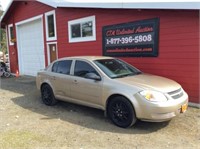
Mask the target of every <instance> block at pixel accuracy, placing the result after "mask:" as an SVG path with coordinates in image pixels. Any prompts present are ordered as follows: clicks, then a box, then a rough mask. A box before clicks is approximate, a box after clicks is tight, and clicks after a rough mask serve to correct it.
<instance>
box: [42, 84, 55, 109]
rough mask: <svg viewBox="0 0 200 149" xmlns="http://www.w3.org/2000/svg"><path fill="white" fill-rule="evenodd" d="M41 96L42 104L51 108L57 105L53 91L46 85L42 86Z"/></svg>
mask: <svg viewBox="0 0 200 149" xmlns="http://www.w3.org/2000/svg"><path fill="white" fill-rule="evenodd" d="M41 96H42V101H43V102H44V104H46V105H48V106H52V105H55V104H56V103H57V100H56V99H55V96H54V93H53V90H52V88H51V87H50V86H49V85H48V84H44V85H43V86H42V88H41Z"/></svg>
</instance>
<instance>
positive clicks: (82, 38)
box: [68, 16, 96, 43]
mask: <svg viewBox="0 0 200 149" xmlns="http://www.w3.org/2000/svg"><path fill="white" fill-rule="evenodd" d="M88 21H92V27H93V28H92V29H93V30H92V35H93V36H90V37H77V38H72V30H71V26H72V25H74V24H81V23H83V22H88ZM68 38H69V43H73V42H86V41H95V40H96V21H95V16H89V17H85V18H80V19H76V20H71V21H68Z"/></svg>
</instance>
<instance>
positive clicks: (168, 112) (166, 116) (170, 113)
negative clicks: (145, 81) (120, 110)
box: [135, 91, 188, 122]
mask: <svg viewBox="0 0 200 149" xmlns="http://www.w3.org/2000/svg"><path fill="white" fill-rule="evenodd" d="M136 98H137V101H138V102H137V103H138V105H137V106H135V112H136V116H137V118H138V119H141V120H143V121H152V122H163V121H168V120H170V119H172V118H173V117H175V116H177V115H179V114H180V113H184V112H185V111H186V110H187V106H188V95H187V93H185V92H184V91H183V96H182V97H180V98H178V99H169V100H168V101H166V102H150V101H147V100H146V99H144V98H143V97H142V96H141V95H140V94H137V95H136Z"/></svg>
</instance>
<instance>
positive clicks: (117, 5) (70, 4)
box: [58, 2, 123, 8]
mask: <svg viewBox="0 0 200 149" xmlns="http://www.w3.org/2000/svg"><path fill="white" fill-rule="evenodd" d="M58 7H73V8H122V7H123V3H94V2H93V3H84V2H82V3H81V2H80V3H75V2H74V3H73V2H67V3H66V2H62V3H59V4H58Z"/></svg>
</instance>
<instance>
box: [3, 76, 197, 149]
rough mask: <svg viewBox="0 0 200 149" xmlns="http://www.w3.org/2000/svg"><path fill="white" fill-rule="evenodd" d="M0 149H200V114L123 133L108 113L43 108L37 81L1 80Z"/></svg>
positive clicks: (140, 124)
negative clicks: (109, 117)
mask: <svg viewBox="0 0 200 149" xmlns="http://www.w3.org/2000/svg"><path fill="white" fill-rule="evenodd" d="M0 85H1V89H0V149H17V148H20V149H21V148H26V149H65V148H73V149H95V148H97V149H98V148H106V149H108V148H113V149H118V148H119V149H126V148H127V149H129V148H130V149H134V148H135V149H136V148H137V149H143V148H144V149H151V148H155V149H156V148H171V149H174V148H180V149H182V148H185V149H188V148H189V149H190V148H194V149H200V131H199V130H200V109H196V108H191V107H190V108H189V109H188V111H187V112H186V113H184V114H181V115H179V116H178V117H176V118H174V119H172V120H171V121H170V122H164V123H149V122H141V121H138V122H137V124H136V125H134V126H133V127H131V128H128V129H122V128H119V127H117V126H115V125H114V124H112V123H111V122H110V120H109V119H107V118H105V117H104V113H103V111H100V110H96V109H92V108H87V107H83V106H78V105H74V104H69V103H64V102H59V103H58V104H57V105H56V106H53V107H48V106H46V105H44V104H43V103H42V102H41V99H40V93H39V91H37V90H36V85H35V80H34V78H31V77H19V78H9V79H1V80H0Z"/></svg>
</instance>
